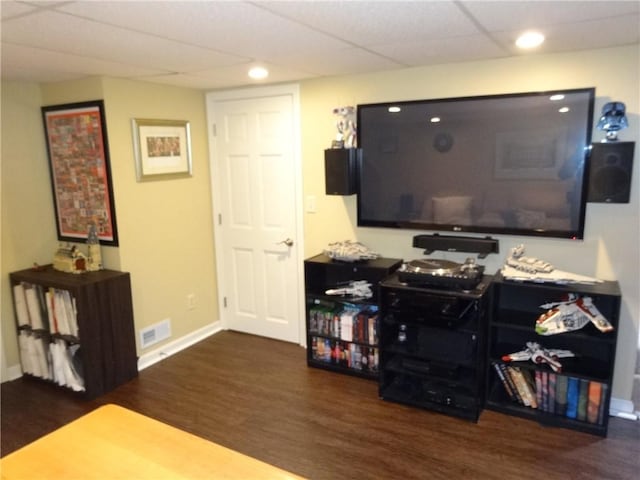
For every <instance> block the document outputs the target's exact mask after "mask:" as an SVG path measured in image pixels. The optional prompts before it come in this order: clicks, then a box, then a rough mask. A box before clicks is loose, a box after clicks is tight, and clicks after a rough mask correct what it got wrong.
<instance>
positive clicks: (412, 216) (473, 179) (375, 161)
mask: <svg viewBox="0 0 640 480" xmlns="http://www.w3.org/2000/svg"><path fill="white" fill-rule="evenodd" d="M594 99H595V88H583V89H572V90H558V91H547V92H529V93H517V94H506V95H490V96H477V97H464V98H446V99H437V100H419V101H401V102H386V103H376V104H366V105H358V110H357V111H358V147H359V148H361V149H362V161H361V164H360V166H359V169H358V181H359V185H358V225H359V226H365V227H389V228H403V229H404V228H407V229H419V230H435V231H452V232H477V233H493V234H511V235H533V236H547V237H556V238H571V239H580V238H583V232H584V219H585V209H586V196H587V183H588V182H587V173H588V172H587V168H586V165H587V162H586V160H587V158H588V155H589V146H590V143H591V128H592V124H593V105H594Z"/></svg>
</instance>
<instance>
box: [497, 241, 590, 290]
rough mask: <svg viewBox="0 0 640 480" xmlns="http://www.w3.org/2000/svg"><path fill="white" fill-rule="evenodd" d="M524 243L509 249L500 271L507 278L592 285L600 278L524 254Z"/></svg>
mask: <svg viewBox="0 0 640 480" xmlns="http://www.w3.org/2000/svg"><path fill="white" fill-rule="evenodd" d="M524 253H525V248H524V245H522V244H520V245H518V246H516V247H514V248H512V249H511V250H510V253H509V256H508V257H507V258H506V260H505V263H504V266H503V267H502V270H501V273H502V276H503V277H504V278H506V279H507V280H515V281H529V282H537V283H556V284H560V285H564V284H568V283H579V284H584V285H593V284H596V283H601V282H602V280H599V279H597V278H592V277H586V276H584V275H578V274H577V273H571V272H565V271H563V270H558V269H557V268H555V267H554V266H553V265H551V264H550V263H549V262H545V261H544V260H541V259H539V258H536V257H530V256H525V254H524Z"/></svg>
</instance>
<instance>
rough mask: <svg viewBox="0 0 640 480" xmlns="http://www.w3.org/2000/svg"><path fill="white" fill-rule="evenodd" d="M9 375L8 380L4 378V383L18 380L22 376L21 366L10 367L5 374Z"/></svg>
mask: <svg viewBox="0 0 640 480" xmlns="http://www.w3.org/2000/svg"><path fill="white" fill-rule="evenodd" d="M5 373H6V374H7V378H3V379H2V381H3V382H10V381H11V380H16V379H18V378H20V377H21V376H22V368H20V365H10V366H8V367H7V370H6V372H5Z"/></svg>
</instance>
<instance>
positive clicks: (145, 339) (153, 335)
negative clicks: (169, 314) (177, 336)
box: [140, 318, 171, 348]
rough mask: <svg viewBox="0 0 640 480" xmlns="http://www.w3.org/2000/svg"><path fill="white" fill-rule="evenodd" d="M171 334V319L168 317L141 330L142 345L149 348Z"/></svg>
mask: <svg viewBox="0 0 640 480" xmlns="http://www.w3.org/2000/svg"><path fill="white" fill-rule="evenodd" d="M170 336H171V321H170V320H169V319H168V318H167V319H166V320H162V321H161V322H158V323H155V324H153V325H150V326H148V327H146V328H143V329H142V330H140V346H141V347H142V348H147V347H149V346H151V345H153V344H154V343H158V342H161V341H162V340H164V339H165V338H169V337H170Z"/></svg>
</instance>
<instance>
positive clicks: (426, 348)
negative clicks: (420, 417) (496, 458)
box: [379, 274, 491, 422]
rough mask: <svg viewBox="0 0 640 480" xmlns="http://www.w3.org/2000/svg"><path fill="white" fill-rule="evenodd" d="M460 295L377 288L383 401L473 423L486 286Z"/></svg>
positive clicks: (480, 396) (393, 281) (396, 284)
mask: <svg viewBox="0 0 640 480" xmlns="http://www.w3.org/2000/svg"><path fill="white" fill-rule="evenodd" d="M490 281H491V277H490V276H487V275H485V276H484V277H483V280H482V281H481V282H480V283H479V284H478V286H477V287H476V288H475V289H474V290H470V291H460V290H453V289H444V288H436V287H421V286H414V285H410V284H406V283H402V282H400V281H399V280H398V276H397V274H394V275H391V276H389V277H388V278H387V279H385V280H384V281H382V282H381V284H380V310H381V311H380V318H381V327H380V377H379V380H380V385H379V395H380V397H381V398H382V399H384V400H389V401H393V402H398V403H403V404H407V405H410V406H414V407H420V408H425V409H429V410H433V411H437V412H440V413H444V414H447V415H452V416H456V417H459V418H463V419H466V420H471V421H474V422H477V420H478V417H479V415H480V412H481V410H482V405H483V402H484V386H485V357H486V350H485V347H486V338H485V331H486V325H487V323H486V322H487V319H486V317H487V311H488V303H489V302H488V295H487V292H488V286H489V284H490Z"/></svg>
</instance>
